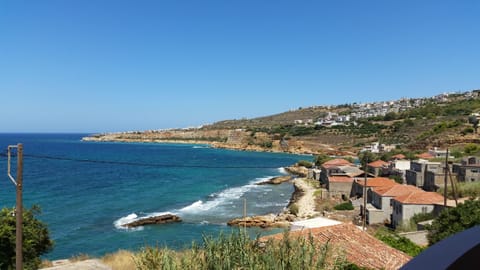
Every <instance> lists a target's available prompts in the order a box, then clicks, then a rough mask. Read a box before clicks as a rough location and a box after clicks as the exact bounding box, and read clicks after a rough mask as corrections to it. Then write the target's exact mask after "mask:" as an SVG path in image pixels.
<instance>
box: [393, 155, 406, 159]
mask: <svg viewBox="0 0 480 270" xmlns="http://www.w3.org/2000/svg"><path fill="white" fill-rule="evenodd" d="M392 158H393V159H406V158H407V157H406V156H405V155H403V154H397V155H395V156H392Z"/></svg>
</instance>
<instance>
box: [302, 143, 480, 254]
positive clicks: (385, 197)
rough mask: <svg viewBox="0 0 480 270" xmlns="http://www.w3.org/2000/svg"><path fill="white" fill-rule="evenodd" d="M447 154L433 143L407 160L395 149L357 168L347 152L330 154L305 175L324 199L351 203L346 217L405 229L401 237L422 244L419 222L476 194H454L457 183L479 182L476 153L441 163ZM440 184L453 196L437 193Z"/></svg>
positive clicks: (326, 213)
mask: <svg viewBox="0 0 480 270" xmlns="http://www.w3.org/2000/svg"><path fill="white" fill-rule="evenodd" d="M365 151H367V150H365ZM383 151H388V150H382V152H383ZM449 158H450V159H451V158H452V156H450V155H448V157H447V151H446V150H445V149H438V148H434V149H430V150H429V151H427V152H424V153H421V154H418V155H417V157H416V159H413V160H410V159H407V158H406V156H405V155H403V154H396V155H392V156H391V157H390V158H389V159H388V160H386V161H384V160H381V159H377V160H374V161H370V162H368V163H366V166H365V168H366V169H365V170H363V169H362V166H361V164H359V163H358V161H357V163H356V164H355V162H352V159H351V158H349V157H348V158H340V157H335V158H333V157H332V158H330V159H328V160H327V161H325V162H323V163H321V164H318V166H313V164H312V167H311V168H309V169H306V171H307V173H306V175H305V177H306V178H308V179H311V180H315V181H318V182H319V184H320V187H321V189H322V190H324V192H322V196H323V197H324V198H323V200H324V201H325V200H330V201H336V202H342V201H343V202H348V203H351V204H352V206H354V209H355V210H354V211H353V212H354V213H353V214H354V215H353V219H352V220H351V221H353V222H355V221H357V222H358V221H361V220H365V225H367V226H378V225H381V226H386V227H388V228H390V229H393V230H395V229H396V230H400V231H409V233H406V234H405V236H406V237H407V238H411V239H412V240H413V241H414V242H416V243H418V244H421V245H426V244H427V243H428V241H427V240H426V234H427V232H426V231H425V230H424V229H423V228H424V226H425V224H429V223H430V222H431V219H433V218H434V217H435V216H438V214H439V213H441V212H442V210H443V209H445V208H450V207H455V206H456V205H457V203H460V202H463V201H465V200H466V199H468V198H469V197H478V196H479V195H480V194H478V190H477V193H474V194H468V195H469V196H468V197H467V196H466V195H465V194H463V196H464V198H460V196H462V194H460V193H461V191H459V186H468V185H476V184H478V183H480V157H476V156H469V157H465V158H463V159H461V160H460V161H459V162H453V163H452V162H449V163H447V164H448V166H447V167H446V166H445V160H446V159H449ZM439 160H444V161H443V162H441V161H439ZM445 184H447V189H448V190H450V191H454V192H453V196H451V195H450V194H452V193H448V194H449V195H448V196H447V197H453V198H446V197H444V196H443V195H442V194H444V193H443V191H445V190H447V189H445ZM365 194H366V196H365ZM329 210H330V209H326V210H324V211H323V215H324V216H330V215H331V214H332V213H330V212H329ZM337 212H338V211H337ZM332 216H333V215H332ZM412 219H413V220H412ZM414 222H417V223H414ZM358 224H359V225H361V222H360V223H358Z"/></svg>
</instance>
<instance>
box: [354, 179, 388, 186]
mask: <svg viewBox="0 0 480 270" xmlns="http://www.w3.org/2000/svg"><path fill="white" fill-rule="evenodd" d="M364 181H365V179H363V178H357V179H356V182H357V183H358V184H359V185H361V186H362V187H363V186H364ZM393 185H398V184H397V183H396V182H395V181H393V180H392V179H390V178H386V177H375V178H367V187H390V186H393Z"/></svg>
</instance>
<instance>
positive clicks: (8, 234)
mask: <svg viewBox="0 0 480 270" xmlns="http://www.w3.org/2000/svg"><path fill="white" fill-rule="evenodd" d="M14 213H15V212H14V209H12V208H3V209H2V210H0V269H15V242H16V235H15V232H16V229H15V226H16V217H15V215H14ZM39 214H40V208H39V207H38V206H32V208H30V209H24V210H23V269H38V267H39V265H40V263H41V260H40V256H41V255H42V254H45V253H47V252H48V251H50V250H51V249H52V247H53V241H52V240H51V239H50V235H49V232H48V229H47V226H46V224H45V223H43V222H41V221H40V220H38V219H37V218H36V216H37V215H39Z"/></svg>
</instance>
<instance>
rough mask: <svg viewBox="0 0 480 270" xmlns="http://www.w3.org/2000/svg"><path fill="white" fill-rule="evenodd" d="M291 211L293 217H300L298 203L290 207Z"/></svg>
mask: <svg viewBox="0 0 480 270" xmlns="http://www.w3.org/2000/svg"><path fill="white" fill-rule="evenodd" d="M288 209H289V210H290V213H292V214H293V215H298V211H299V210H298V205H297V204H296V203H292V204H291V205H290V207H289V208H288Z"/></svg>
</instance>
